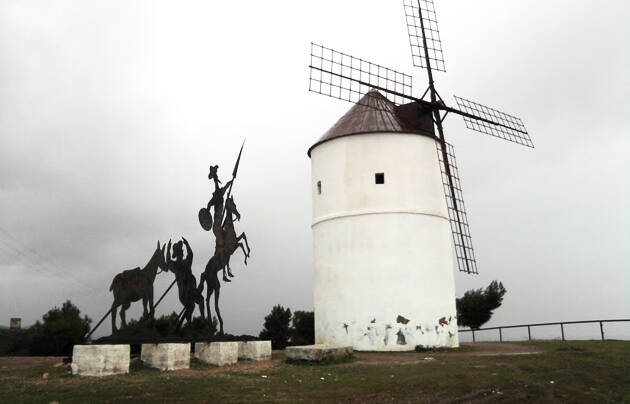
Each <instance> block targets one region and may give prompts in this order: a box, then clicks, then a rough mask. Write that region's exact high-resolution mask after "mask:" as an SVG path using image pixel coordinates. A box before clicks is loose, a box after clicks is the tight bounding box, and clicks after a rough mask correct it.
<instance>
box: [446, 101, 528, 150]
mask: <svg viewBox="0 0 630 404" xmlns="http://www.w3.org/2000/svg"><path fill="white" fill-rule="evenodd" d="M455 101H456V102H457V105H458V107H459V108H460V110H456V109H449V111H450V112H454V113H456V114H459V115H461V116H462V117H463V118H464V122H465V123H466V127H467V128H468V129H471V130H474V131H477V132H481V133H485V134H487V135H490V136H495V137H498V138H500V139H505V140H508V141H510V142H514V143H518V144H520V145H523V146H527V147H532V148H533V147H534V143H533V142H532V139H531V138H530V137H529V133H528V132H527V129H526V128H525V125H524V124H523V121H522V120H521V119H520V118H517V117H515V116H513V115H510V114H506V113H505V112H501V111H499V110H497V109H494V108H490V107H487V106H485V105H482V104H479V103H476V102H474V101H470V100H467V99H465V98H461V97H458V96H455Z"/></svg>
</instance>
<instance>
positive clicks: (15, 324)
mask: <svg viewBox="0 0 630 404" xmlns="http://www.w3.org/2000/svg"><path fill="white" fill-rule="evenodd" d="M9 328H11V329H12V330H19V329H20V328H22V319H21V318H20V317H11V322H10V323H9Z"/></svg>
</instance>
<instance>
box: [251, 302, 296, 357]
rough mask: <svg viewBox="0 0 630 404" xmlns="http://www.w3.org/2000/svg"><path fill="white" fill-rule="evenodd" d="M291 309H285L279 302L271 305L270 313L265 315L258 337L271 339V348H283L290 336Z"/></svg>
mask: <svg viewBox="0 0 630 404" xmlns="http://www.w3.org/2000/svg"><path fill="white" fill-rule="evenodd" d="M290 325H291V309H289V308H288V307H287V308H286V309H285V308H284V307H282V306H280V305H279V304H277V305H275V306H273V309H271V313H269V314H268V315H267V316H265V322H264V325H263V330H262V331H261V332H260V335H259V336H260V338H261V339H264V340H271V346H272V347H273V349H284V348H285V347H286V346H287V344H288V343H289V338H290V337H291V327H290Z"/></svg>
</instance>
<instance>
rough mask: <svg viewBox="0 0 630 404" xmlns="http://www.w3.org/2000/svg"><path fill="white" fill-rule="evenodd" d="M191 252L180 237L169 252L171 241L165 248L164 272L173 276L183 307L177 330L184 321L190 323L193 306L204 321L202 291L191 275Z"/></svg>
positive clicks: (188, 245) (186, 241) (186, 242)
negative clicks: (197, 309) (196, 306)
mask: <svg viewBox="0 0 630 404" xmlns="http://www.w3.org/2000/svg"><path fill="white" fill-rule="evenodd" d="M184 247H186V258H184ZM192 263H193V252H192V248H190V244H188V240H186V239H185V238H184V237H182V241H178V242H176V243H175V244H174V245H173V249H172V251H171V240H169V241H168V246H167V247H166V270H168V271H171V272H173V273H174V274H175V281H176V282H177V289H178V290H179V301H180V303H181V304H182V306H184V314H183V315H182V316H181V317H180V319H179V321H178V324H177V328H179V327H181V325H182V323H183V322H184V319H186V320H187V321H188V323H191V322H192V315H193V312H194V311H195V304H197V305H198V306H199V312H200V313H201V318H202V319H204V320H205V316H204V307H203V294H202V290H200V289H198V288H197V278H195V275H193V273H192Z"/></svg>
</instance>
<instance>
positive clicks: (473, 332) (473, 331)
mask: <svg viewBox="0 0 630 404" xmlns="http://www.w3.org/2000/svg"><path fill="white" fill-rule="evenodd" d="M472 334H473V343H474V342H475V330H472Z"/></svg>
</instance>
